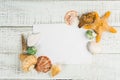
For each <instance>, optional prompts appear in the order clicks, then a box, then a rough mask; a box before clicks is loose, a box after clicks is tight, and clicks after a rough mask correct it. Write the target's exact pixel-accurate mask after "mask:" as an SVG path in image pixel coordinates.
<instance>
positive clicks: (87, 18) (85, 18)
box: [78, 12, 97, 28]
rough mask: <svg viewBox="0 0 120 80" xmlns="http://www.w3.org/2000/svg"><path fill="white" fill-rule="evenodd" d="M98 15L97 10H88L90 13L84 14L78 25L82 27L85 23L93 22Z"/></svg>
mask: <svg viewBox="0 0 120 80" xmlns="http://www.w3.org/2000/svg"><path fill="white" fill-rule="evenodd" d="M96 15H97V13H96V12H88V13H85V14H83V15H82V16H81V17H80V19H79V25H78V27H79V28H81V27H82V26H84V25H85V24H91V23H93V22H94V21H95V19H96Z"/></svg>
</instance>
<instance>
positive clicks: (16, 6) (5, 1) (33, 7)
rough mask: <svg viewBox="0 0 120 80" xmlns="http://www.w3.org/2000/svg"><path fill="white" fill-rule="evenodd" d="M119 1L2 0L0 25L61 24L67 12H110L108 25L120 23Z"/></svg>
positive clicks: (0, 3) (0, 4) (0, 2)
mask: <svg viewBox="0 0 120 80" xmlns="http://www.w3.org/2000/svg"><path fill="white" fill-rule="evenodd" d="M119 3H120V2H119V1H41V0H35V1H33V0H26V1H21V0H2V1H0V25H1V26H10V25H11V26H23V25H27V26H28V25H30V26H31V25H34V24H40V23H63V22H64V15H65V13H66V12H67V11H69V10H76V11H78V12H79V13H80V14H82V13H83V12H88V11H98V12H99V13H100V14H103V13H104V12H105V11H108V10H110V11H112V15H111V18H110V20H109V21H110V24H112V25H118V24H119V22H120V17H119V15H120V11H119V9H120V5H119Z"/></svg>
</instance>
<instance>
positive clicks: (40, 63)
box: [35, 56, 52, 73]
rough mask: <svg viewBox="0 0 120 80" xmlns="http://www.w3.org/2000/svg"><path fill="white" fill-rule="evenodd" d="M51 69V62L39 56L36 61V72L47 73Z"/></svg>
mask: <svg viewBox="0 0 120 80" xmlns="http://www.w3.org/2000/svg"><path fill="white" fill-rule="evenodd" d="M51 67H52V63H51V60H50V59H49V58H48V57H47V56H40V57H38V59H37V64H36V67H35V69H36V70H37V71H38V72H44V73H46V72H48V71H49V70H50V69H51Z"/></svg>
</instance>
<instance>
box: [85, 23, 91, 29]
mask: <svg viewBox="0 0 120 80" xmlns="http://www.w3.org/2000/svg"><path fill="white" fill-rule="evenodd" d="M83 28H84V29H92V28H93V26H92V24H90V25H85V26H84V27H83Z"/></svg>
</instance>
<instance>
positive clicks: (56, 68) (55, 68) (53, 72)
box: [51, 65, 61, 77]
mask: <svg viewBox="0 0 120 80" xmlns="http://www.w3.org/2000/svg"><path fill="white" fill-rule="evenodd" d="M60 72H61V67H60V65H53V66H52V68H51V76H52V77H54V76H56V75H58V74H59V73H60Z"/></svg>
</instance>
